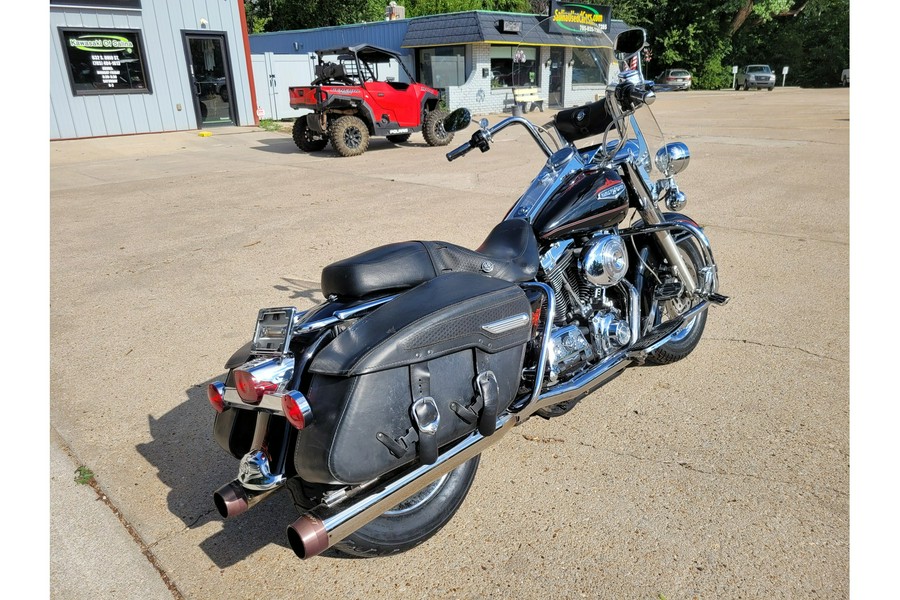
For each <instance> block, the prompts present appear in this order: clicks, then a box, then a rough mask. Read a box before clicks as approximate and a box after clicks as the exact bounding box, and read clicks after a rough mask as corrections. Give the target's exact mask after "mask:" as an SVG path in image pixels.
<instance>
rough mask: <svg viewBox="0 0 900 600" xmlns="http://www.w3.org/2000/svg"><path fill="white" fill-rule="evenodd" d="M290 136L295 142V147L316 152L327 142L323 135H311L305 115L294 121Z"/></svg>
mask: <svg viewBox="0 0 900 600" xmlns="http://www.w3.org/2000/svg"><path fill="white" fill-rule="evenodd" d="M291 136H292V137H293V138H294V143H295V144H297V147H298V148H300V149H301V150H303V151H304V152H318V151H319V150H322V149H323V148H325V146H326V145H327V144H328V140H327V139H325V138H324V137H314V136H313V134H312V132H311V131H310V130H309V125H308V124H307V122H306V117H300V118H299V119H297V120H296V121H294V127H293V130H292V132H291Z"/></svg>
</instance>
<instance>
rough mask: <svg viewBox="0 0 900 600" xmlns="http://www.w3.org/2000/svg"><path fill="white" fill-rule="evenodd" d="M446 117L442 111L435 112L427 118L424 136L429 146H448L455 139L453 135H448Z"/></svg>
mask: <svg viewBox="0 0 900 600" xmlns="http://www.w3.org/2000/svg"><path fill="white" fill-rule="evenodd" d="M446 116H447V115H446V113H444V111H442V110H433V111H431V112H429V113H428V115H426V116H425V123H424V125H423V127H422V135H423V136H424V137H425V141H426V142H428V145H429V146H446V145H447V144H449V143H450V141H451V140H452V139H453V133H447V130H446V129H444V117H446Z"/></svg>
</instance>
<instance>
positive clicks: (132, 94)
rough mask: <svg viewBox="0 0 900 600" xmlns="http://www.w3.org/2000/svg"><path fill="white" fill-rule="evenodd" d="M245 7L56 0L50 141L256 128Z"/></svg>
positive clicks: (182, 1) (183, 1)
mask: <svg viewBox="0 0 900 600" xmlns="http://www.w3.org/2000/svg"><path fill="white" fill-rule="evenodd" d="M254 96H255V90H254V89H253V87H252V86H251V77H250V50H249V43H248V40H247V28H246V23H245V17H244V2H243V0H50V137H51V139H69V138H84V137H96V136H110V135H123V134H134V133H153V132H162V131H178V130H192V129H199V128H203V127H209V126H214V125H218V124H232V125H253V124H255V122H256V120H255V117H256V113H255V106H256V104H257V103H256V100H255V97H254Z"/></svg>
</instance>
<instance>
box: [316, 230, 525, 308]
mask: <svg viewBox="0 0 900 600" xmlns="http://www.w3.org/2000/svg"><path fill="white" fill-rule="evenodd" d="M538 260H539V257H538V247H537V239H536V238H535V236H534V230H533V229H532V228H531V224H529V223H528V222H527V221H524V220H522V219H512V220H509V221H503V222H501V223H500V224H499V225H497V226H496V227H494V229H493V230H492V231H491V232H490V233H489V234H488V236H487V239H485V240H484V243H483V244H481V246H479V247H478V249H477V250H467V249H466V248H463V247H461V246H457V245H455V244H450V243H447V242H423V241H415V242H398V243H395V244H387V245H386V246H379V247H378V248H373V249H372V250H367V251H366V252H363V253H362V254H357V255H356V256H351V257H350V258H345V259H344V260H341V261H338V262H336V263H332V264H330V265H328V266H327V267H325V268H324V269H322V294H324V295H325V297H328V296H332V295H334V296H337V297H338V298H340V299H353V298H364V297H366V296H371V295H373V294H376V293H384V292H390V291H402V290H405V289H409V288H413V287H415V286H417V285H419V284H420V283H424V282H426V281H428V280H429V279H433V278H434V277H437V276H438V275H441V274H443V273H459V272H468V273H481V274H482V275H484V276H486V277H494V278H497V279H503V280H504V281H510V282H515V281H530V280H532V279H534V277H535V275H536V274H537V268H538Z"/></svg>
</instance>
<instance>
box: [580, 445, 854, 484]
mask: <svg viewBox="0 0 900 600" xmlns="http://www.w3.org/2000/svg"><path fill="white" fill-rule="evenodd" d="M578 443H579V444H581V445H582V446H587V447H588V448H592V449H593V450H597V451H598V452H608V453H609V454H613V455H615V456H622V457H626V458H632V459H634V460H640V461H644V462H651V463H656V464H658V465H665V466H678V467H681V468H682V469H685V470H686V471H693V472H695V473H701V474H703V475H714V476H723V475H724V476H726V477H743V478H747V479H756V480H758V481H762V482H765V483H775V484H778V485H788V486H797V487H805V488H809V489H811V490H812V491H813V495H817V494H816V493H815V488H817V487H818V488H820V489H824V490H828V491H830V492H833V493H834V494H837V495H839V496H844V497H849V496H850V494H848V493H847V492H845V491H842V490H839V489H836V488H833V487H830V486H826V485H822V486H813V485H810V484H804V483H799V482H796V481H782V480H779V479H769V478H767V477H762V476H760V475H756V474H754V473H739V472H735V471H728V470H725V469H716V470H714V471H709V470H706V469H700V468H698V467H695V466H694V465H692V464H690V463H689V462H687V461H678V460H659V459H655V458H647V457H645V456H638V455H636V454H631V453H630V452H617V451H615V450H610V449H609V448H598V447H597V446H595V445H594V444H591V443H588V442H581V441H579V442H578Z"/></svg>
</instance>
